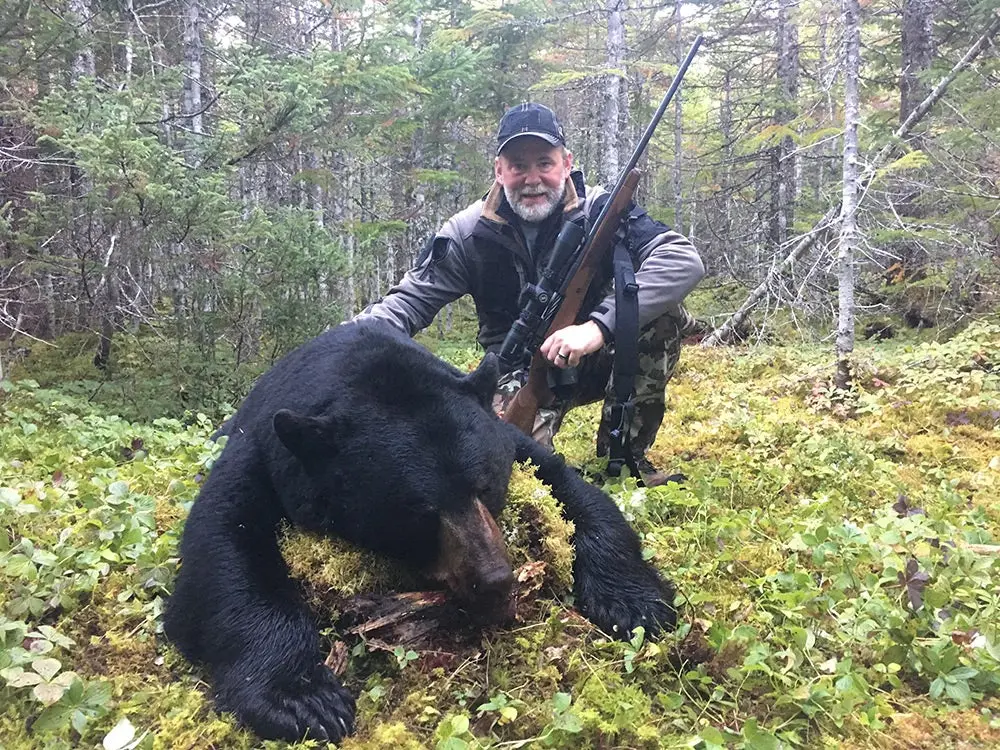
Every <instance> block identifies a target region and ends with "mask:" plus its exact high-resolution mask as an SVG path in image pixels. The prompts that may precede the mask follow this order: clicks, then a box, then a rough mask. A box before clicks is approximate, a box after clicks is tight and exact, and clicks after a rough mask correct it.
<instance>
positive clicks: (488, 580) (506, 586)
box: [469, 566, 514, 622]
mask: <svg viewBox="0 0 1000 750" xmlns="http://www.w3.org/2000/svg"><path fill="white" fill-rule="evenodd" d="M513 590H514V571H513V570H511V568H510V566H506V567H504V566H497V567H494V568H492V569H490V570H488V571H485V572H484V573H483V575H482V577H481V578H479V580H477V581H476V582H475V583H473V584H472V591H471V592H470V593H471V596H470V600H471V601H470V602H469V606H470V608H471V609H472V610H473V611H474V612H475V614H476V616H477V617H479V618H480V619H483V620H486V621H489V622H504V621H506V620H509V619H510V618H511V617H513V615H514V599H513V597H512V596H511V593H512V592H513Z"/></svg>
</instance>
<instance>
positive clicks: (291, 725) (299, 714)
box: [219, 664, 355, 742]
mask: <svg viewBox="0 0 1000 750" xmlns="http://www.w3.org/2000/svg"><path fill="white" fill-rule="evenodd" d="M219 703H220V708H222V709H223V710H226V711H231V712H232V713H233V714H235V715H236V718H237V720H238V721H239V722H240V724H242V725H244V726H246V727H248V728H250V729H251V730H253V731H254V732H255V733H256V734H258V735H259V736H260V737H263V738H265V739H280V740H286V741H288V742H295V741H297V740H301V739H303V738H312V739H319V740H323V741H327V742H338V741H340V740H341V739H343V738H344V737H346V736H347V735H349V734H351V733H352V732H353V731H354V715H355V703H354V698H353V697H352V696H351V694H350V693H348V692H347V690H346V689H345V688H344V687H343V686H342V685H341V684H340V682H339V681H338V680H337V678H336V677H335V676H334V675H333V673H332V672H331V671H330V670H329V669H328V668H327V667H326V666H324V665H322V664H320V665H317V668H316V670H315V671H314V672H313V673H312V674H311V675H309V676H307V677H303V678H300V679H298V680H295V681H293V682H288V683H284V684H279V685H275V684H272V685H270V686H269V687H264V688H263V689H261V688H259V687H249V686H248V687H245V688H244V689H242V690H240V691H239V692H230V693H229V694H228V695H222V694H220V700H219Z"/></svg>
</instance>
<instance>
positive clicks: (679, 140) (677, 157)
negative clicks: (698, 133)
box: [673, 0, 686, 232]
mask: <svg viewBox="0 0 1000 750" xmlns="http://www.w3.org/2000/svg"><path fill="white" fill-rule="evenodd" d="M682 7H683V3H682V2H681V0H674V16H675V17H676V18H677V40H676V43H675V50H676V56H677V65H678V66H679V65H680V64H681V61H682V60H684V55H685V52H686V51H685V49H684V42H683V40H682V39H681V31H682V29H681V8H682ZM683 112H684V109H683V105H682V104H681V89H679V88H678V89H677V93H676V94H674V175H673V177H674V226H675V227H677V231H678V232H681V231H683V229H682V227H683V226H684V195H683V177H682V176H681V169H682V167H683V164H684V154H683V153H682V147H683V142H684V138H683V136H684V130H683V127H684V120H683Z"/></svg>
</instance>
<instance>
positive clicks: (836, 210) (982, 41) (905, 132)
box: [701, 14, 1000, 346]
mask: <svg viewBox="0 0 1000 750" xmlns="http://www.w3.org/2000/svg"><path fill="white" fill-rule="evenodd" d="M998 30H1000V14H998V15H995V16H994V17H993V20H992V21H991V22H990V25H989V26H988V27H987V28H986V31H985V32H984V33H983V35H982V36H981V37H980V38H979V40H978V41H977V42H976V43H975V44H974V45H972V47H971V48H970V49H969V51H968V52H966V53H965V55H964V56H963V57H962V59H961V60H959V61H958V62H957V63H956V64H955V66H954V67H953V68H952V69H951V70H950V71H949V72H948V74H947V75H946V76H945V77H944V78H942V79H941V80H940V81H939V82H938V84H937V86H935V87H934V89H933V90H932V91H931V93H930V94H928V95H927V98H925V99H924V100H923V101H922V102H920V104H919V105H918V106H917V108H916V109H914V110H913V111H912V112H911V113H910V116H909V117H907V118H906V120H904V121H903V124H902V125H900V126H899V128H898V129H897V130H896V132H895V133H893V135H892V139H891V140H890V141H889V143H887V144H886V145H885V146H883V147H882V149H881V150H880V151H879V152H878V153H877V154H876V155H875V158H874V159H872V160H871V162H870V163H869V165H868V167H867V169H866V170H865V173H864V174H863V175H862V177H861V196H860V197H859V199H858V205H860V204H861V202H862V201H863V200H864V197H865V195H866V194H867V192H868V188H869V187H870V186H871V183H872V182H873V181H874V180H875V177H876V176H877V175H878V172H879V170H880V169H881V168H882V166H883V164H884V163H885V161H886V160H887V159H888V158H889V157H890V156H891V155H893V154H895V153H896V152H897V151H899V150H900V148H901V142H902V141H904V140H905V139H906V137H907V136H909V135H910V133H911V132H912V131H913V128H914V127H916V125H917V124H918V123H919V122H920V120H921V119H923V117H924V115H926V114H927V113H928V112H929V111H930V109H931V107H933V106H934V105H935V104H936V103H937V102H938V100H939V99H941V97H942V96H944V94H945V92H946V91H947V90H948V87H949V86H950V85H951V84H952V82H953V81H954V80H955V78H957V77H958V75H959V74H960V73H962V72H963V71H964V70H965V69H966V68H968V67H969V65H971V64H972V62H973V60H975V59H976V58H977V57H978V56H979V53H980V52H982V51H983V49H984V48H985V47H986V45H988V44H989V43H990V40H991V39H992V38H993V36H994V35H995V34H996V33H997V31H998ZM839 218H840V203H839V202H838V203H836V204H835V205H833V206H831V207H830V210H828V211H827V212H826V213H825V214H823V218H822V219H820V220H819V221H818V222H816V224H814V225H813V228H812V229H810V230H809V231H808V232H807V233H806V234H804V235H801V236H800V237H798V238H797V241H796V242H795V245H794V247H792V249H791V251H790V252H789V253H788V255H786V256H785V258H784V260H782V261H781V262H780V263H778V264H777V265H774V266H772V267H771V270H770V271H768V272H767V276H765V277H764V280H763V281H762V282H761V283H760V284H759V285H758V286H757V287H756V288H755V289H754V290H753V291H752V292H750V296H748V297H747V298H746V301H744V302H743V304H742V305H740V308H739V309H738V310H737V311H736V312H735V313H733V314H732V316H730V318H729V320H727V321H726V322H725V323H723V324H722V325H721V326H719V328H717V329H716V330H715V331H713V332H712V334H711V335H710V336H708V337H706V338H705V340H704V341H702V342H701V345H702V346H716V345H718V344H720V343H724V342H726V341H728V340H729V339H730V337H731V336H732V333H733V330H734V329H735V328H737V327H738V326H740V325H742V324H743V321H745V320H746V319H747V317H748V316H749V315H750V312H751V311H752V310H753V309H754V308H755V307H756V306H757V303H758V302H760V301H761V300H762V299H763V298H764V296H765V295H766V294H767V290H768V289H769V288H770V287H771V286H772V285H773V284H774V283H775V281H777V279H778V277H780V276H781V275H782V274H784V273H785V271H787V270H788V269H789V268H791V267H792V266H793V265H794V264H795V262H796V261H797V260H798V259H799V258H801V257H802V256H803V255H805V253H806V252H807V251H808V250H809V249H810V248H812V246H813V245H814V244H815V243H816V239H817V237H819V235H820V234H822V233H823V232H824V231H825V230H827V229H829V228H830V227H832V226H833V225H834V224H835V223H836V222H837V221H838V220H839Z"/></svg>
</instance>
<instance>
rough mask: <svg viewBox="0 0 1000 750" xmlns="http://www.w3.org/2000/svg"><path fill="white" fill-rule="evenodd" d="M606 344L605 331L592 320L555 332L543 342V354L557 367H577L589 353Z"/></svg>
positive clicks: (541, 350)
mask: <svg viewBox="0 0 1000 750" xmlns="http://www.w3.org/2000/svg"><path fill="white" fill-rule="evenodd" d="M602 346H604V332H603V331H601V327H600V326H599V325H597V323H595V322H594V321H592V320H588V321H587V322H586V323H581V324H580V325H578V326H566V327H565V328H560V329H559V330H558V331H556V332H555V333H553V334H552V335H551V336H549V337H548V338H547V339H545V342H544V343H543V344H542V346H541V348H540V349H539V351H540V352H541V353H542V356H543V357H545V359H547V360H548V361H549V362H551V363H552V364H554V365H555V366H556V367H561V368H563V369H565V368H567V367H576V366H577V365H578V364H580V360H581V359H583V358H584V357H585V356H587V355H588V354H591V353H593V352H596V351H597V350H598V349H600V348H601V347H602Z"/></svg>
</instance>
